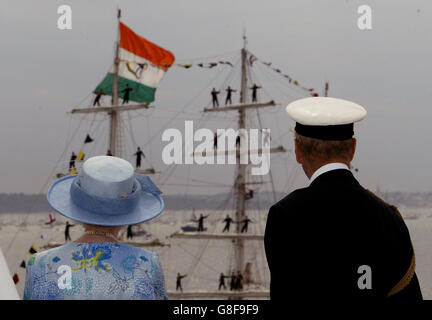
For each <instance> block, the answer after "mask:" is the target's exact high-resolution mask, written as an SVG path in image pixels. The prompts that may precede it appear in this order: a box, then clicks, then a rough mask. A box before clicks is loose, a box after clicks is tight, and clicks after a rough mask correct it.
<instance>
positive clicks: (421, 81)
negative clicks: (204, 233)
mask: <svg viewBox="0 0 432 320" xmlns="http://www.w3.org/2000/svg"><path fill="white" fill-rule="evenodd" d="M61 4H68V5H70V6H71V8H72V30H64V31H61V30H59V29H58V28H57V19H58V17H59V14H57V8H58V6H59V5H61ZM363 4H367V5H370V6H371V8H372V27H373V29H372V30H367V31H361V30H359V29H358V27H357V19H358V17H359V14H358V13H357V8H358V7H359V6H360V5H363ZM117 6H120V7H121V9H122V13H123V14H122V20H123V22H124V23H125V24H127V25H128V26H129V27H131V28H132V29H133V30H134V31H135V32H136V33H138V34H140V35H142V36H144V37H146V38H147V39H149V40H151V41H153V42H155V43H157V44H159V45H161V46H163V47H165V48H167V49H169V50H170V51H172V52H173V53H174V54H175V56H176V62H178V63H187V62H194V63H198V62H211V61H213V60H216V61H218V60H229V61H232V62H233V63H235V62H236V61H238V58H239V50H240V48H241V47H242V38H241V36H242V33H243V30H244V29H245V30H246V34H247V37H248V50H250V52H252V53H253V54H254V55H256V56H257V57H259V58H260V59H262V60H264V61H271V62H272V63H273V66H275V67H276V68H280V69H281V70H282V71H283V72H284V73H287V74H289V75H290V76H291V77H293V78H294V79H297V80H298V81H299V82H300V83H302V84H304V85H305V86H307V87H311V88H316V90H317V91H318V92H320V93H322V91H323V87H324V83H325V81H329V82H330V95H331V96H334V97H340V98H345V99H349V100H352V101H355V102H357V103H360V104H362V105H364V106H365V108H366V109H367V111H368V116H367V118H366V119H365V120H364V121H362V122H361V123H359V124H358V125H357V126H356V136H357V138H358V152H357V154H356V158H355V160H354V163H353V164H354V166H355V167H357V168H359V172H358V173H357V178H358V179H359V181H360V182H361V183H362V184H363V185H365V186H366V187H368V188H371V189H375V188H376V187H377V186H378V185H379V187H380V188H381V189H382V190H388V191H429V192H430V191H431V190H432V173H431V163H432V151H431V133H432V128H431V121H432V105H431V99H432V90H431V85H432V81H431V74H432V58H431V57H432V44H431V43H432V42H431V40H432V37H431V35H432V23H431V21H432V20H431V19H432V2H431V1H427V0H422V1H421V0H410V1H402V0H379V1H376V0H362V1H357V0H327V1H316V0H313V1H312V0H269V1H262V0H260V1H258V0H236V1H228V0H218V1H208V0H184V1H172V0H171V1H168V0H157V1H151V0H149V1H142V0H130V1H111V0H93V1H77V0H73V1H72V0H65V1H52V0H44V1H42V0H40V1H34V0H32V1H24V0H21V1H12V0H3V1H1V3H0V39H1V40H2V45H1V50H0V61H1V71H0V93H1V94H0V106H1V116H0V150H1V160H0V163H1V179H0V192H8V193H12V192H24V193H38V192H40V191H43V192H45V191H46V189H45V190H43V188H42V187H43V186H44V184H45V183H46V182H47V181H49V182H52V181H53V177H52V173H54V172H55V171H56V170H60V169H63V170H64V169H65V168H66V166H67V160H68V159H67V158H68V157H69V155H70V153H71V151H72V150H74V151H75V152H78V151H79V148H80V147H81V142H82V141H83V140H84V138H85V135H86V134H87V133H90V134H91V135H92V136H93V137H94V138H95V142H93V145H92V146H87V145H86V148H88V150H85V151H86V153H88V154H91V153H96V154H97V153H99V154H101V153H102V154H103V153H105V151H106V145H107V137H106V136H107V121H106V117H98V118H96V119H94V121H92V119H93V118H92V117H87V118H85V119H83V120H82V121H81V118H82V117H79V116H71V115H68V114H67V112H68V111H70V110H71V108H72V107H74V106H77V105H79V106H81V107H85V106H88V105H89V104H90V102H91V96H89V94H90V92H91V91H92V90H93V89H94V88H95V86H96V85H97V84H98V83H99V81H100V80H101V79H102V78H103V77H104V76H105V74H106V72H107V71H108V69H109V67H110V65H111V64H112V59H113V51H114V40H115V37H116V18H115V15H116V8H117ZM251 72H252V76H253V78H254V81H255V82H257V83H259V84H261V85H262V86H263V89H262V90H261V91H260V99H261V100H263V101H264V100H267V99H270V98H273V99H275V100H276V101H277V102H278V103H280V104H281V105H286V104H287V103H288V102H290V101H292V100H294V99H297V98H302V97H306V95H304V94H302V93H301V92H300V91H299V90H297V89H296V88H293V87H292V86H291V85H289V84H288V83H287V82H284V80H283V79H282V78H281V77H278V75H276V74H275V73H272V72H271V71H270V69H266V68H265V67H264V66H263V65H262V64H258V63H257V64H255V65H254V67H252V70H251ZM239 82H240V80H239V76H238V74H235V75H231V73H230V70H229V67H227V66H218V67H217V68H214V69H211V70H208V69H201V68H191V69H188V70H186V69H182V68H179V67H176V66H173V67H172V68H171V69H170V70H169V71H168V73H167V74H166V75H165V78H164V79H163V80H162V82H161V84H160V86H159V88H158V91H157V98H156V101H155V102H154V106H155V108H154V109H152V110H149V111H141V112H133V113H131V116H132V117H133V119H132V120H131V122H132V124H133V128H134V131H133V134H131V132H130V131H128V129H127V128H128V127H127V128H126V124H128V119H127V117H126V118H124V123H125V128H126V129H125V131H124V136H125V140H131V141H135V142H136V144H138V145H141V146H142V147H143V148H144V151H145V153H146V156H147V157H146V160H147V161H148V163H146V166H147V165H148V166H149V165H152V166H154V167H155V168H156V169H157V170H158V171H162V174H160V177H159V178H157V181H158V182H159V183H162V182H165V183H167V189H166V190H167V192H168V193H178V192H186V191H185V190H188V192H189V193H193V192H207V193H211V192H223V191H229V188H225V189H224V188H221V189H217V188H213V187H211V186H210V185H209V186H208V188H204V187H201V188H197V187H196V186H195V185H194V184H195V183H196V182H194V179H197V180H202V181H211V182H213V183H217V184H219V185H220V186H223V185H229V184H230V183H232V181H233V173H234V168H233V167H232V166H231V167H230V168H221V167H217V168H214V167H211V168H210V167H209V166H205V167H199V166H186V165H185V166H179V168H178V170H177V171H176V172H174V173H171V172H170V171H169V170H171V169H170V167H168V166H165V165H164V164H163V163H162V161H161V150H162V148H163V142H162V141H161V132H162V131H163V129H165V128H171V127H173V128H180V129H181V131H183V129H182V128H183V127H184V121H185V120H188V119H190V120H194V121H195V122H196V124H197V126H198V124H199V125H200V126H201V127H203V126H204V127H208V128H210V129H216V128H225V127H228V126H234V128H235V126H236V113H227V114H218V115H217V116H216V117H213V118H212V117H210V116H207V115H203V114H202V113H200V111H201V110H202V108H203V107H204V106H206V105H208V104H209V103H210V95H209V91H210V90H211V88H212V87H213V86H214V87H217V88H221V89H224V86H225V85H228V84H230V85H231V86H232V87H233V88H236V89H238V87H239ZM224 98H225V97H224V96H221V97H220V100H223V99H224ZM234 99H238V93H237V95H235V96H234ZM106 101H108V99H107V100H106ZM179 111H184V112H182V113H180V114H177V113H178V112H179ZM175 115H177V117H176V118H175V119H174V120H172V121H171V120H170V119H172V118H173V117H174V116H175ZM260 115H261V116H262V122H263V126H264V127H270V128H271V129H272V138H273V140H272V142H273V143H274V144H275V145H276V144H282V145H284V146H285V147H286V148H287V149H291V148H292V134H291V133H290V131H289V129H290V128H292V127H293V122H291V121H290V120H289V118H288V117H287V116H286V115H285V113H284V110H283V107H279V108H269V109H262V110H261V111H260ZM248 121H249V123H250V125H251V126H253V125H254V124H255V125H256V124H257V117H256V113H253V114H252V115H251V116H250V118H249V119H248ZM80 124H81V125H80ZM68 141H71V143H70V144H68V145H66V144H67V142H68ZM63 151H65V156H63V157H62V158H61V155H62V152H63ZM132 154H133V146H132V144H130V145H129V146H126V147H125V151H124V157H125V158H126V159H128V160H131V161H132V160H133V157H132ZM60 158H61V159H60ZM59 159H60V162H58V161H59ZM198 167H199V168H198ZM272 168H273V175H274V176H275V177H276V178H277V180H278V182H277V183H276V187H277V189H278V190H281V191H288V190H290V189H292V188H295V187H299V186H303V185H305V184H306V183H307V181H306V179H305V178H304V176H303V173H302V171H301V169H300V167H299V166H298V165H297V164H296V163H295V161H294V157H293V154H292V152H291V153H290V152H288V153H287V154H285V155H278V156H276V157H275V158H274V160H273V158H272ZM263 180H268V179H267V178H266V177H264V178H263ZM166 181H170V184H171V186H169V184H168V182H166ZM168 187H169V188H168Z"/></svg>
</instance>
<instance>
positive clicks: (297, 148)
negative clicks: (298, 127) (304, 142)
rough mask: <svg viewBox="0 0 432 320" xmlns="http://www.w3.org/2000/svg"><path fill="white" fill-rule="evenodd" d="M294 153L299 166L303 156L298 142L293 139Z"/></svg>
mask: <svg viewBox="0 0 432 320" xmlns="http://www.w3.org/2000/svg"><path fill="white" fill-rule="evenodd" d="M294 151H295V155H296V161H297V162H298V163H300V164H302V163H303V154H302V152H301V151H300V148H299V146H298V141H297V139H295V138H294Z"/></svg>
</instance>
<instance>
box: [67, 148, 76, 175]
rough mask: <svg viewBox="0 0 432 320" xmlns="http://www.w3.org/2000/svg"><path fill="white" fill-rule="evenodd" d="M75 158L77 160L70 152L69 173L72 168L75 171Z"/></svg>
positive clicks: (73, 153)
mask: <svg viewBox="0 0 432 320" xmlns="http://www.w3.org/2000/svg"><path fill="white" fill-rule="evenodd" d="M76 158H77V156H76V155H75V152H73V151H72V155H71V157H70V161H69V171H71V169H72V168H74V169H75V170H76V167H75V160H76Z"/></svg>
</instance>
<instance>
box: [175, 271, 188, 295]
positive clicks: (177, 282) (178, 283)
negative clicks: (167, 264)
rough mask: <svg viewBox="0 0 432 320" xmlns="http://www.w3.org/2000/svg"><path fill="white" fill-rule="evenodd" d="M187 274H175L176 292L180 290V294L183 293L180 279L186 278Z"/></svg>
mask: <svg viewBox="0 0 432 320" xmlns="http://www.w3.org/2000/svg"><path fill="white" fill-rule="evenodd" d="M186 276H187V274H184V275H181V274H180V272H177V277H176V291H177V290H178V289H180V291H181V292H183V288H182V285H181V279H183V278H184V277H186Z"/></svg>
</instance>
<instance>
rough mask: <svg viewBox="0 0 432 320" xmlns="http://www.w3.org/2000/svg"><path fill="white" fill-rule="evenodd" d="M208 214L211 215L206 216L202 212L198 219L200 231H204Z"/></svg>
mask: <svg viewBox="0 0 432 320" xmlns="http://www.w3.org/2000/svg"><path fill="white" fill-rule="evenodd" d="M208 216H209V215H206V216H204V215H203V214H202V213H201V214H200V217H199V219H198V232H200V231H204V219H205V218H207V217H208Z"/></svg>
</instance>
